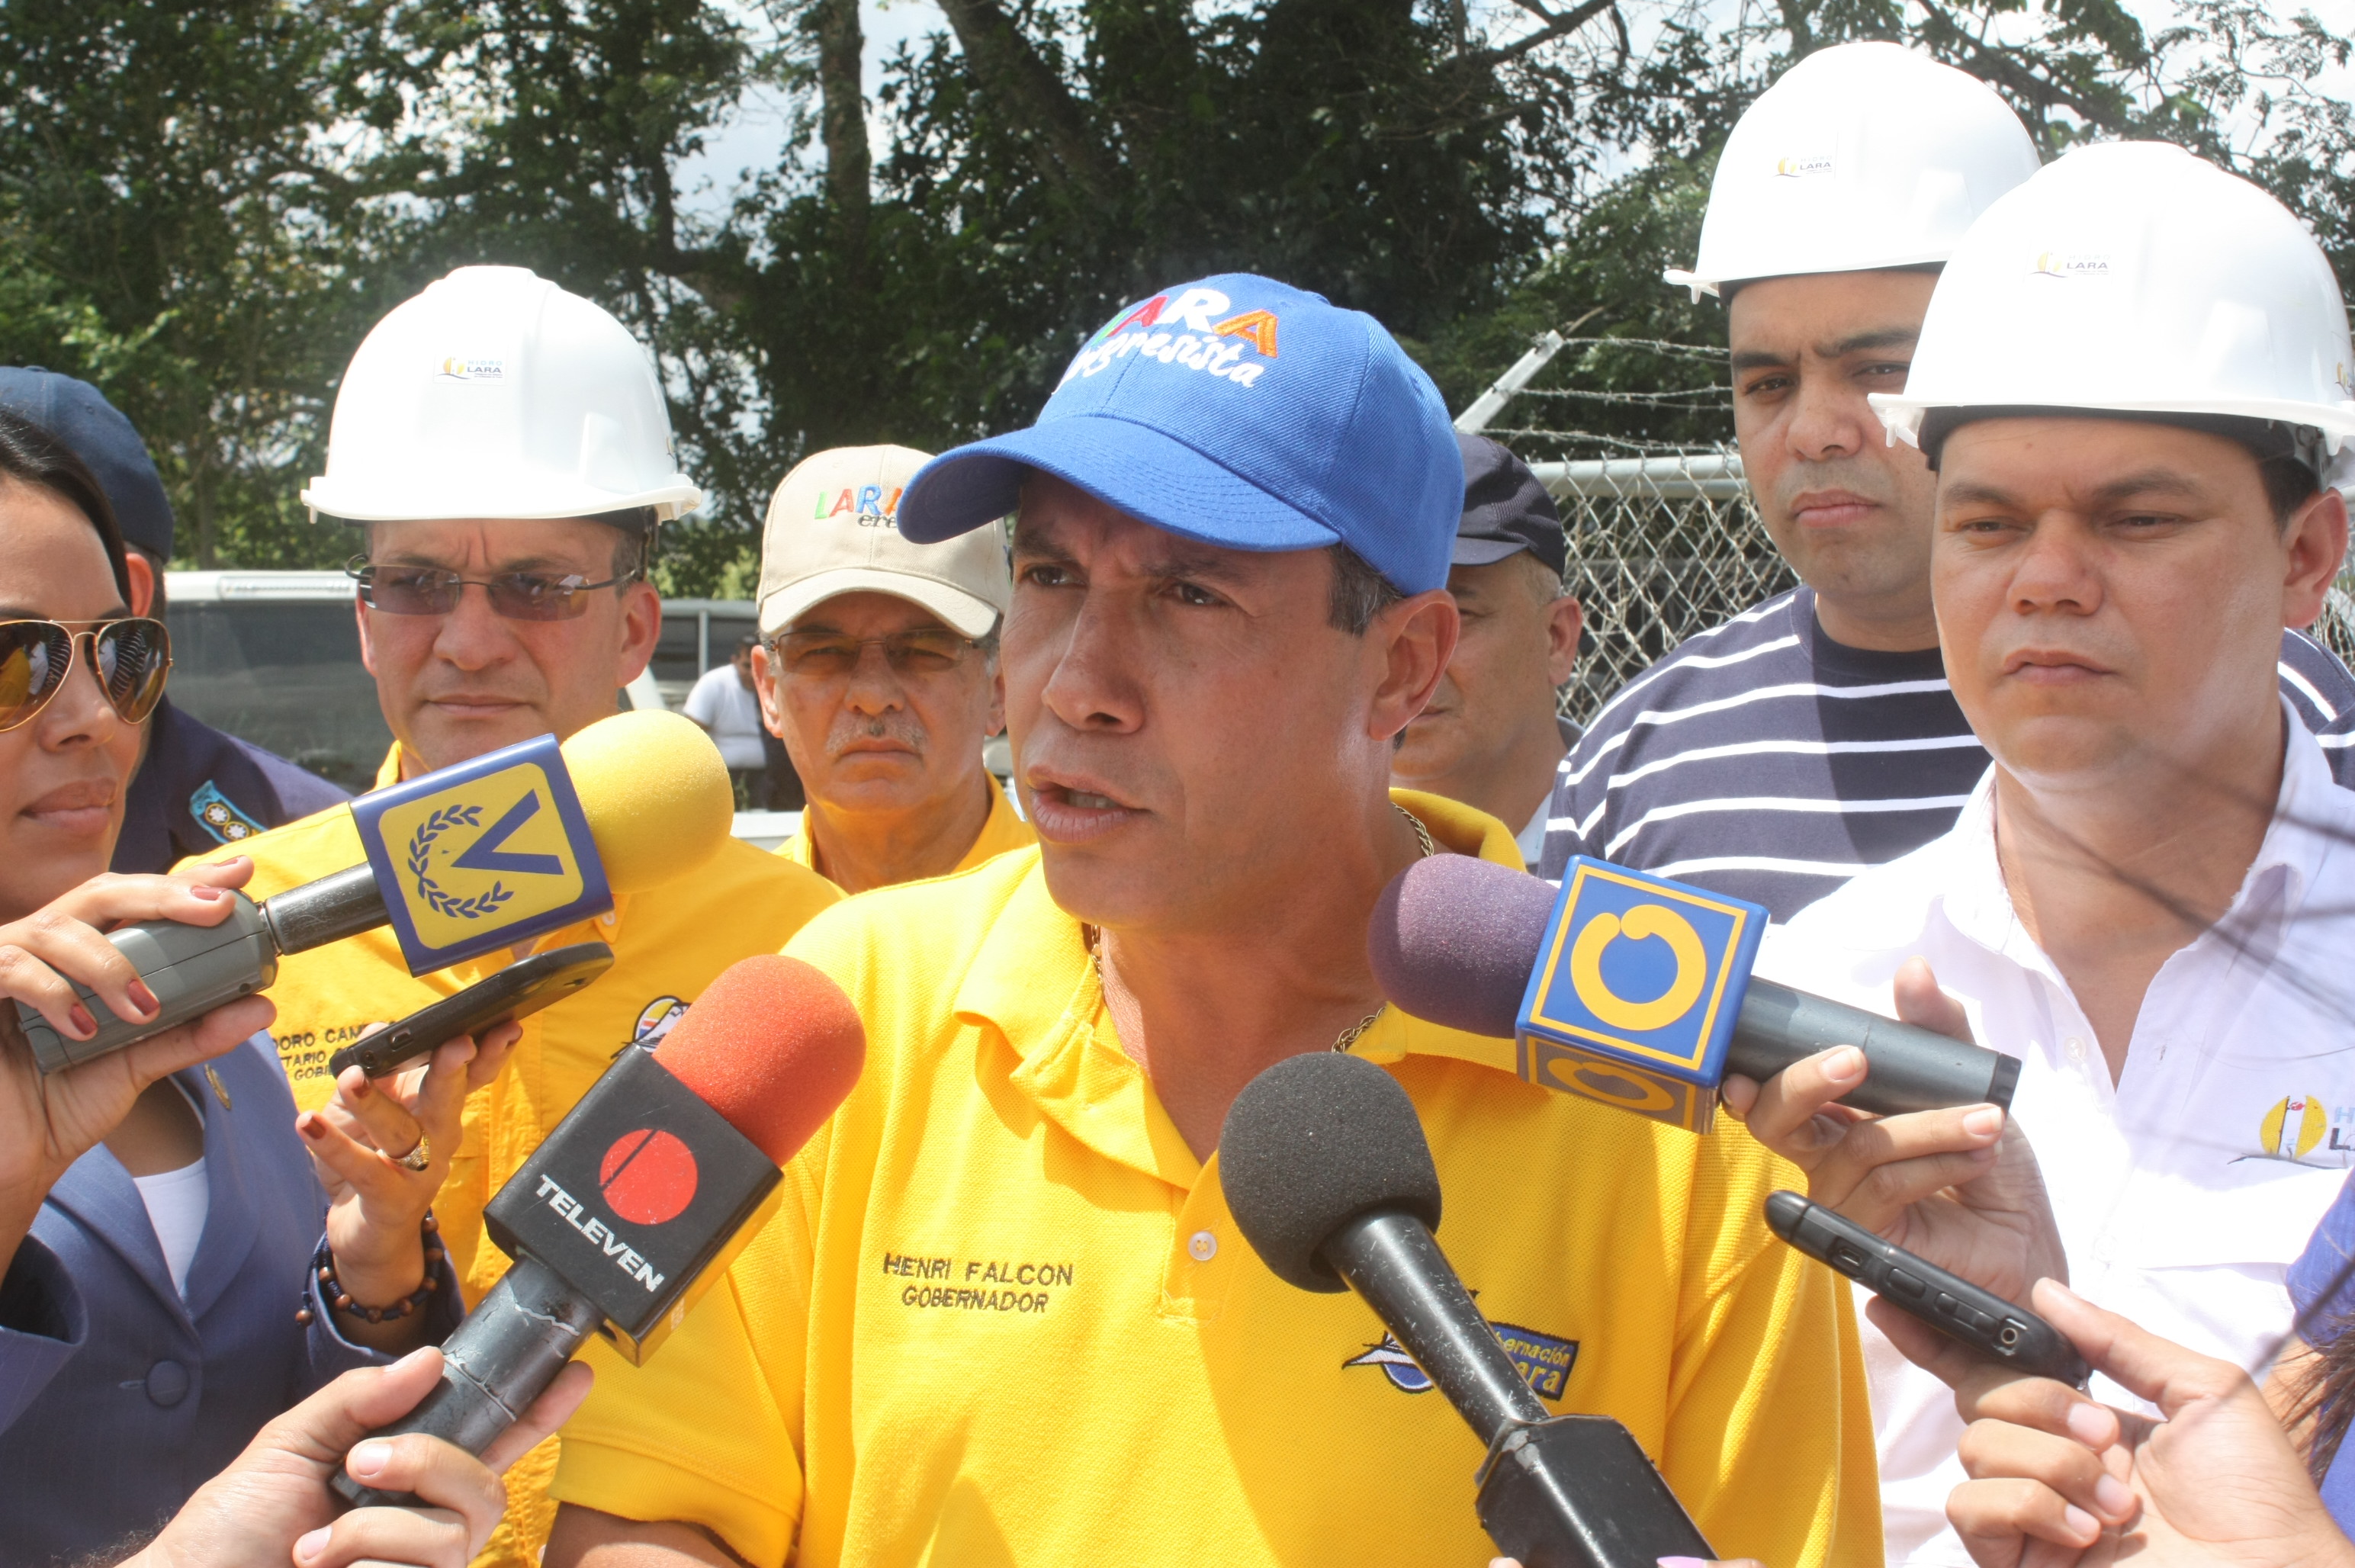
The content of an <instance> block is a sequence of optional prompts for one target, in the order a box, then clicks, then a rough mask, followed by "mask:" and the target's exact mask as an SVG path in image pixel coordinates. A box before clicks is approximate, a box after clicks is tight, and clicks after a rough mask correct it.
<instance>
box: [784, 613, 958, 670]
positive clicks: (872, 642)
mask: <svg viewBox="0 0 2355 1568" xmlns="http://www.w3.org/2000/svg"><path fill="white" fill-rule="evenodd" d="M979 646H981V644H980V643H978V642H977V641H975V639H973V638H971V637H968V636H965V635H963V634H961V633H957V632H953V631H950V630H949V629H948V628H947V627H946V626H913V627H911V628H909V629H908V630H906V631H904V632H894V633H892V634H891V635H890V636H887V637H853V636H849V635H846V634H844V633H841V632H826V631H815V630H812V631H806V632H780V633H779V634H777V635H775V636H773V637H772V638H770V639H769V653H770V656H772V657H773V658H774V659H776V661H777V662H778V663H779V664H781V665H783V667H784V670H785V673H786V674H787V675H791V676H797V677H801V678H803V679H806V680H841V679H843V678H845V677H847V676H848V675H849V674H850V673H851V672H852V671H853V670H855V669H857V668H858V661H859V660H860V659H862V658H864V657H866V656H867V650H868V648H870V647H877V648H881V649H882V650H883V658H884V661H885V662H886V663H887V664H889V665H890V667H891V673H892V674H894V675H897V676H901V677H910V678H922V677H925V676H934V675H946V674H947V673H948V672H949V671H951V670H953V669H954V668H956V667H957V666H958V665H960V664H962V663H964V656H965V655H967V654H969V653H971V652H972V651H973V650H974V649H975V648H978V647H979Z"/></svg>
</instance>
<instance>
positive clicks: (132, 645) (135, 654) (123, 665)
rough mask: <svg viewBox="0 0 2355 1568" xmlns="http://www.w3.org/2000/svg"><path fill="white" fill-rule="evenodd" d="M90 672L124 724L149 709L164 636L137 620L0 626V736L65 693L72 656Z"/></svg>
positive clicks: (160, 683)
mask: <svg viewBox="0 0 2355 1568" xmlns="http://www.w3.org/2000/svg"><path fill="white" fill-rule="evenodd" d="M85 646H87V648H88V649H89V653H90V667H91V673H92V674H93V675H95V676H96V677H98V688H99V689H100V690H101V691H102V692H104V693H105V694H106V700H107V704H108V706H109V707H111V708H112V709H114V711H115V712H116V713H118V714H120V715H122V718H123V722H124V723H126V724H137V723H141V722H143V721H144V720H145V719H146V717H147V715H149V714H150V713H153V712H154V711H155V704H156V702H157V701H158V700H159V699H161V698H162V697H163V695H164V677H165V674H166V673H167V672H169V671H170V669H171V667H172V635H171V634H170V633H169V632H167V631H165V629H164V623H163V622H161V621H156V620H151V619H150V618H148V617H147V616H144V615H127V616H125V617H123V619H122V620H120V621H99V622H91V621H80V622H75V623H72V624H67V623H64V622H59V621H0V730H14V729H16V727H17V726H18V725H20V724H26V723H28V722H30V721H31V720H32V719H33V718H34V717H35V715H37V714H38V713H39V712H40V711H41V709H44V708H47V707H48V705H49V700H50V699H52V698H54V697H56V696H57V694H58V693H59V692H60V691H62V690H64V689H65V684H66V677H67V676H69V675H70V674H71V673H72V672H73V666H74V655H75V653H76V652H77V651H78V650H80V649H81V648H83V647H85Z"/></svg>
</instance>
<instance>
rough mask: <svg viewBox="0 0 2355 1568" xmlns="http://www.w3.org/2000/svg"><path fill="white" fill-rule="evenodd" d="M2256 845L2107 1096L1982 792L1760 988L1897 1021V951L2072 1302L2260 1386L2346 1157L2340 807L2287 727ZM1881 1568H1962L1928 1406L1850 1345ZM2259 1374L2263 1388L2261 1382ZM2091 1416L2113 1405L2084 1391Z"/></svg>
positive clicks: (2346, 866) (2322, 769)
mask: <svg viewBox="0 0 2355 1568" xmlns="http://www.w3.org/2000/svg"><path fill="white" fill-rule="evenodd" d="M2288 726H2289V741H2288V748H2287V753H2286V765H2285V766H2284V768H2283V770H2282V774H2283V776H2282V787H2281V797H2280V801H2279V804H2278V805H2277V808H2276V810H2275V819H2274V825H2273V827H2271V829H2269V830H2268V831H2267V833H2266V834H2265V837H2264V843H2263V845H2262V846H2261V847H2260V848H2259V849H2258V852H2257V858H2256V860H2255V862H2254V864H2253V865H2252V866H2251V867H2250V869H2249V872H2248V875H2247V877H2246V878H2245V879H2244V880H2243V882H2242V885H2241V890H2240V892H2239V893H2238V894H2237V895H2236V896H2235V897H2234V899H2233V901H2232V907H2231V909H2230V910H2229V911H2228V912H2226V914H2225V916H2224V918H2223V919H2222V921H2221V922H2220V923H2218V924H2217V925H2216V926H2215V927H2214V928H2212V929H2211V930H2209V931H2208V932H2206V933H2202V934H2201V935H2200V937H2199V938H2197V939H2196V940H2195V941H2193V942H2192V943H2191V944H2190V945H2188V946H2186V947H2184V948H2182V949H2181V950H2180V951H2179V952H2177V953H2176V954H2175V955H2173V956H2172V957H2170V958H2169V959H2168V961H2167V962H2166V963H2165V964H2164V965H2161V966H2160V968H2159V971H2158V976H2156V977H2155V978H2154V979H2153V980H2152V981H2151V985H2150V990H2149V992H2148V994H2147V996H2146V997H2144V998H2143V1006H2142V1011H2141V1013H2140V1014H2139V1015H2138V1016H2137V1019H2136V1020H2135V1030H2134V1038H2133V1040H2132V1041H2131V1043H2130V1044H2129V1046H2128V1048H2127V1054H2126V1070H2125V1072H2123V1073H2122V1074H2120V1076H2119V1079H2118V1082H2117V1083H2116V1084H2115V1087H2114V1086H2113V1085H2112V1083H2111V1082H2110V1073H2109V1068H2108V1065H2107V1063H2106V1062H2105V1060H2104V1058H2103V1055H2102V1050H2101V1047H2100V1045H2099V1043H2098V1042H2097V1041H2096V1040H2095V1039H2094V1030H2093V1029H2092V1027H2091V1026H2090V1025H2089V1024H2088V1023H2087V1022H2086V1020H2085V1015H2084V1012H2083V1009H2082V1008H2079V1007H2078V1005H2077V1002H2076V999H2075V998H2074V997H2072V996H2071V995H2070V993H2069V987H2068V985H2067V983H2066V982H2064V981H2063V980H2062V977H2061V975H2060V972H2059V971H2058V970H2057V969H2055V968H2054V967H2053V965H2052V963H2051V960H2050V959H2049V958H2047V957H2046V956H2045V955H2044V953H2043V951H2042V950H2041V948H2039V947H2038V945H2037V944H2035V943H2034V942H2033V941H2031V940H2030V937H2029V935H2028V933H2027V932H2026V931H2025V930H2024V929H2022V927H2021V925H2020V923H2019V919H2018V918H2017V916H2016V915H2015V914H2014V912H2013V910H2012V905H2011V898H2010V894H2009V891H2007V890H2006V889H2005V886H2004V881H2003V874H2002V870H2001V869H2000V867H1999V866H1998V863H1997V859H1996V849H1995V795H1994V788H1995V784H1994V778H1995V775H1994V772H1993V770H1992V769H1990V770H1989V771H1988V773H1987V775H1986V776H1984V777H1982V778H1981V779H1980V781H1979V784H1978V787H1977V789H1976V790H1975V791H1974V792H1973V793H1972V795H1971V797H1970V800H1969V802H1968V804H1967V805H1965V806H1964V808H1963V813H1962V816H1961V818H1960V819H1959V820H1958V821H1957V822H1956V823H1955V827H1954V828H1953V830H1952V831H1950V832H1948V833H1947V834H1946V835H1945V837H1940V838H1935V839H1933V840H1932V841H1931V842H1930V843H1928V844H1925V845H1923V847H1922V848H1919V849H1917V850H1915V851H1913V853H1912V854H1910V855H1907V856H1905V857H1903V858H1902V859H1897V860H1892V861H1891V862H1889V863H1888V864H1886V865H1883V866H1880V867H1876V868H1874V869H1870V870H1868V871H1866V872H1864V873H1863V874H1861V875H1860V876H1859V877H1857V878H1856V879H1855V880H1852V881H1850V882H1849V884H1848V885H1847V886H1845V887H1843V888H1842V889H1840V890H1839V891H1838V892H1835V893H1833V894H1831V895H1830V896H1829V897H1828V898H1826V899H1824V900H1823V901H1820V902H1818V903H1816V904H1813V905H1811V906H1809V907H1808V908H1807V909H1806V910H1804V911H1802V912H1800V913H1799V915H1798V916H1797V917H1796V918H1795V919H1794V920H1793V921H1792V922H1791V923H1790V924H1789V925H1788V926H1786V927H1780V928H1776V929H1774V930H1773V931H1771V932H1770V933H1769V934H1768V937H1767V940H1766V943H1765V944H1764V950H1763V952H1762V954H1761V955H1760V959H1759V963H1758V973H1760V974H1762V975H1766V976H1771V977H1772V978H1774V979H1777V980H1781V981H1783V982H1784V983H1785V984H1787V985H1792V986H1796V987H1802V988H1805V989H1806V990H1811V991H1815V992H1817V993H1819V994H1821V995H1824V996H1828V997H1836V998H1838V999H1839V1000H1842V1001H1846V1002H1849V1003H1852V1004H1854V1005H1856V1006H1859V1007H1866V1008H1873V1009H1874V1010H1876V1011H1879V1012H1882V1013H1888V1012H1891V1011H1893V1010H1894V1008H1893V1002H1892V999H1891V979H1892V977H1893V976H1895V974H1896V972H1897V969H1898V966H1899V965H1902V964H1903V963H1904V962H1905V960H1907V959H1908V958H1911V957H1913V956H1914V955H1921V956H1923V957H1924V958H1927V959H1928V960H1929V961H1930V965H1931V967H1932V969H1933V970H1934V971H1935V972H1936V974H1937V977H1938V983H1939V985H1940V987H1942V988H1943V989H1945V991H1946V992H1947V993H1948V994H1950V995H1952V996H1954V997H1957V998H1958V999H1959V1000H1960V1001H1961V1002H1962V1003H1963V1006H1964V1008H1965V1009H1966V1011H1967V1012H1968V1014H1969V1017H1970V1022H1971V1029H1972V1033H1973V1034H1974V1035H1975V1036H1976V1037H1977V1039H1978V1040H1979V1041H1980V1042H1981V1043H1982V1044H1985V1045H1987V1046H1991V1047H1993V1048H1994V1049H1996V1050H1998V1051H2006V1052H2008V1053H2009V1054H2011V1055H2014V1056H2017V1057H2019V1058H2020V1059H2021V1069H2020V1076H2019V1091H2018V1093H2017V1094H2016V1095H2015V1096H2014V1098H2013V1101H2012V1111H2013V1114H2014V1115H2016V1116H2017V1117H2018V1118H2019V1125H2020V1129H2021V1131H2023V1132H2024V1133H2026V1134H2027V1135H2028V1138H2029V1141H2030V1144H2031V1145H2032V1146H2033V1147H2034V1148H2035V1150H2036V1155H2037V1160H2038V1162H2039V1164H2040V1165H2041V1167H2042V1168H2043V1172H2044V1179H2045V1184H2046V1186H2047V1188H2048V1189H2049V1190H2050V1191H2051V1197H2052V1204H2053V1209H2054V1211H2055V1213H2056V1215H2057V1217H2058V1219H2059V1221H2060V1226H2061V1235H2062V1243H2063V1244H2064V1245H2065V1246H2066V1247H2067V1249H2068V1253H2069V1270H2070V1276H2071V1278H2070V1283H2071V1285H2073V1288H2074V1289H2076V1290H2077V1292H2078V1293H2079V1294H2081V1295H2083V1296H2086V1297H2088V1298H2089V1299H2091V1300H2093V1301H2095V1302H2098V1303H2099V1304H2100V1305H2102V1306H2104V1307H2108V1308H2110V1309H2111V1310H2113V1311H2115V1312H2118V1313H2122V1314H2124V1315H2125V1316H2126V1317H2131V1318H2133V1319H2134V1320H2135V1321H2137V1322H2138V1323H2140V1324H2141V1325H2142V1326H2143V1327H2145V1328H2149V1329H2151V1330H2152V1331H2154V1332H2156V1333H2159V1334H2163V1335H2165V1336H2167V1337H2168V1338H2169V1339H2175V1340H2178V1341H2179V1342H2181V1343H2183V1344H2186V1345H2189V1346H2190V1347H2192V1348H2193V1349H2198V1350H2201V1351H2204V1352H2205V1353H2207V1354H2209V1355H2213V1356H2221V1357H2223V1358H2225V1359H2227V1360H2233V1361H2236V1362H2239V1363H2240V1364H2241V1365H2243V1366H2244V1367H2253V1368H2254V1365H2255V1363H2257V1362H2258V1361H2260V1360H2262V1359H2264V1357H2266V1356H2267V1355H2268V1354H2269V1352H2270V1351H2271V1349H2272V1348H2273V1346H2274V1344H2275V1340H2276V1339H2277V1338H2278V1337H2279V1336H2280V1335H2281V1334H2283V1333H2284V1332H2285V1331H2286V1329H2287V1328H2288V1327H2289V1323H2290V1316H2291V1314H2290V1304H2289V1296H2288V1295H2287V1293H2286V1290H2285V1288H2284V1286H2283V1283H2282V1280H2283V1273H2284V1271H2285V1270H2286V1268H2287V1267H2288V1265H2289V1264H2291V1263H2292V1262H2294V1261H2295V1260H2296V1257H2297V1255H2298V1253H2300V1252H2301V1251H2302V1250H2303V1249H2304V1248H2305V1246H2306V1242H2307V1236H2308V1234H2309V1233H2310V1232H2312V1231H2313V1229H2314V1227H2315V1225H2316V1223H2317V1222H2318V1221H2319V1220H2320V1219H2321V1217H2322V1214H2323V1211H2325V1210H2327V1209H2328V1208H2329V1206H2330V1202H2331V1200H2332V1198H2333V1197H2334V1196H2335V1195H2336V1194H2337V1192H2338V1189H2339V1184H2340V1182H2341V1181H2342V1180H2343V1179H2344V1178H2345V1172H2346V1170H2347V1168H2348V1166H2349V1163H2350V1158H2355V1049H2350V1047H2355V965H2350V962H2349V958H2348V955H2350V953H2355V792H2350V791H2347V790H2343V789H2340V788H2339V787H2337V786H2336V785H2335V784H2333V783H2332V780H2331V775H2330V770H2329V767H2328V764H2327V763H2325V762H2324V760H2323V755H2322V752H2321V749H2320V748H2319V747H2318V745H2317V744H2316V742H2315V740H2314V737H2313V736H2312V735H2311V734H2310V733H2308V732H2307V730H2306V728H2305V727H2304V726H2303V725H2302V724H2301V723H2300V722H2299V721H2298V720H2297V718H2296V714H2294V713H2292V714H2290V715H2289V720H2288ZM1863 1328H1864V1335H1865V1359H1866V1367H1867V1371H1868V1372H1869V1373H1870V1380H1871V1390H1872V1413H1873V1426H1874V1433H1875V1438H1876V1441H1877V1444H1878V1446H1879V1449H1880V1455H1881V1513H1882V1520H1883V1526H1884V1529H1885V1531H1886V1538H1887V1543H1888V1550H1889V1560H1890V1562H1891V1563H1904V1562H1909V1561H1911V1562H1914V1563H1925V1564H1927V1563H1939V1564H1944V1563H1956V1564H1967V1563H1969V1561H1970V1559H1969V1556H1968V1554H1967V1553H1966V1552H1964V1550H1963V1548H1962V1544H1961V1542H1960V1541H1958V1540H1957V1539H1956V1538H1955V1535H1954V1534H1953V1532H1952V1531H1949V1530H1948V1529H1947V1528H1946V1520H1945V1501H1946V1497H1947V1495H1948V1494H1949V1493H1950V1492H1952V1491H1953V1489H1954V1488H1955V1486H1957V1485H1959V1484H1960V1483H1961V1482H1962V1481H1963V1479H1964V1478H1965V1477H1964V1476H1963V1472H1962V1467H1961V1465H1960V1464H1959V1462H1958V1461H1956V1459H1955V1444H1956V1442H1957V1441H1958V1440H1959V1439H1960V1438H1961V1436H1962V1431H1963V1426H1962V1423H1961V1421H1960V1419H1959V1418H1957V1417H1956V1415H1955V1406H1954V1398H1953V1395H1952V1394H1951V1393H1950V1392H1949V1391H1948V1390H1947V1389H1946V1388H1945V1385H1944V1384H1942V1383H1940V1382H1938V1381H1937V1380H1935V1379H1934V1378H1932V1377H1931V1376H1930V1375H1929V1374H1928V1373H1926V1372H1923V1371H1919V1370H1917V1369H1915V1368H1914V1367H1913V1366H1912V1365H1911V1364H1909V1363H1907V1362H1906V1361H1905V1360H1903V1359H1902V1357H1900V1356H1899V1355H1898V1354H1897V1353H1896V1351H1895V1350H1894V1349H1892V1348H1891V1346H1890V1344H1889V1342H1888V1341H1887V1340H1886V1339H1883V1338H1881V1335H1880V1333H1879V1332H1878V1331H1876V1330H1875V1329H1873V1328H1871V1327H1870V1324H1866V1325H1864V1326H1863ZM2259 1370H2261V1369H2259ZM2094 1394H2095V1397H2097V1398H2100V1399H2104V1400H2105V1401H2107V1402H2109V1403H2114V1404H2119V1405H2121V1406H2125V1407H2129V1408H2130V1407H2132V1405H2133V1404H2134V1403H2136V1402H2135V1401H2134V1400H2133V1399H2132V1396H2130V1395H2128V1394H2127V1393H2126V1391H2125V1390H2123V1389H2121V1388H2119V1387H2117V1386H2116V1385H2115V1384H2114V1383H2111V1382H2110V1381H2108V1380H2107V1379H2097V1380H2096V1382H2095V1387H2094Z"/></svg>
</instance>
